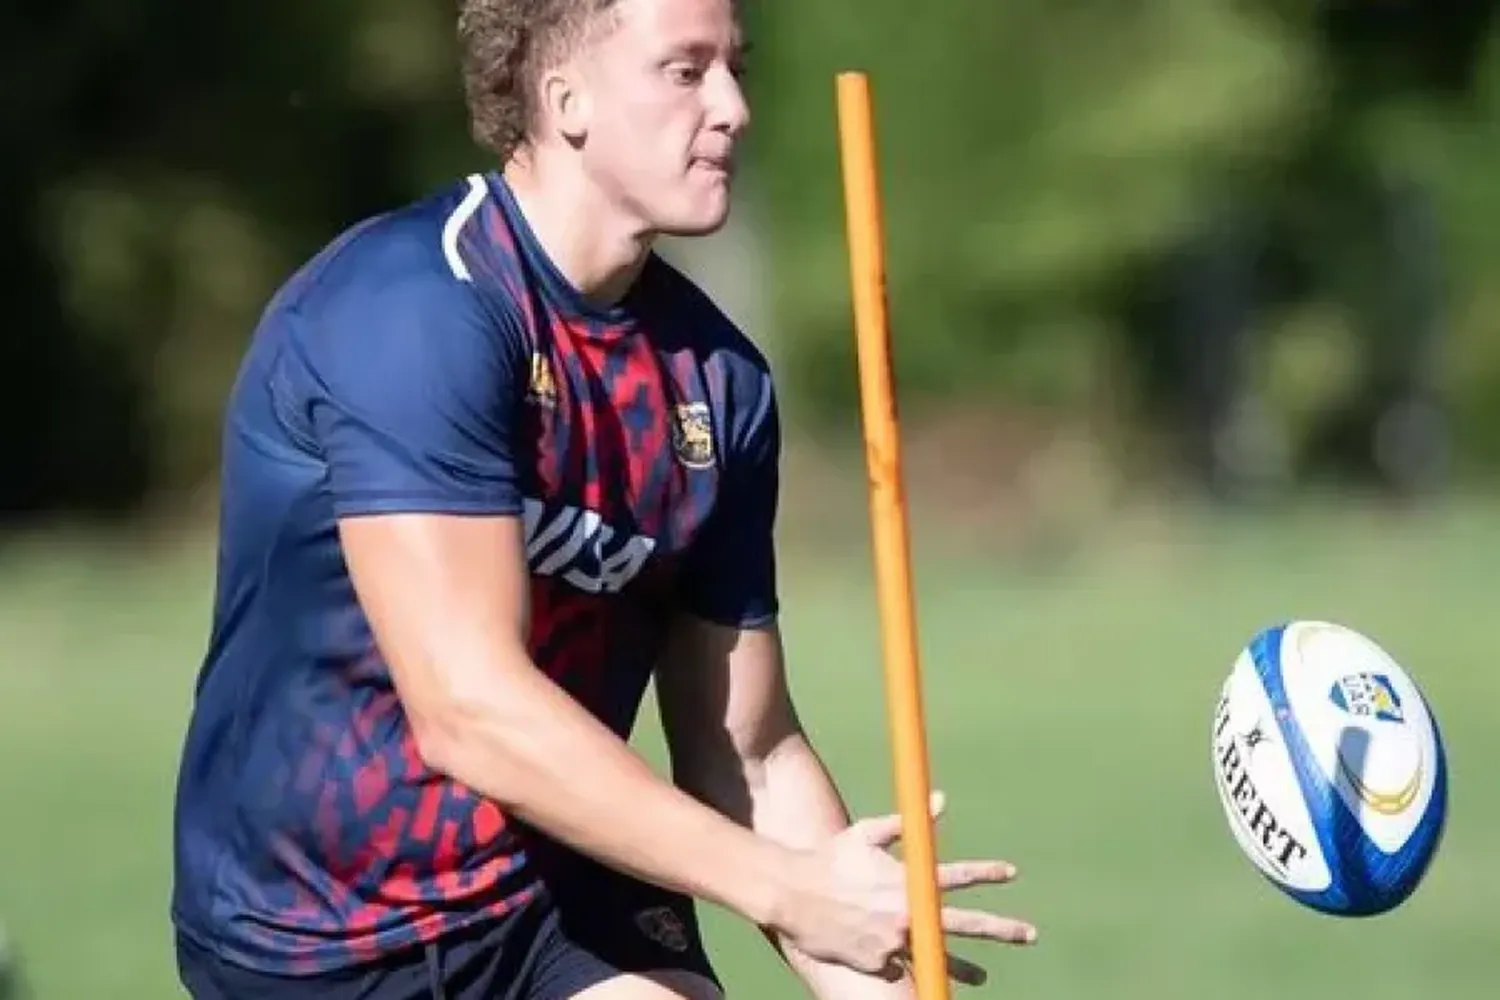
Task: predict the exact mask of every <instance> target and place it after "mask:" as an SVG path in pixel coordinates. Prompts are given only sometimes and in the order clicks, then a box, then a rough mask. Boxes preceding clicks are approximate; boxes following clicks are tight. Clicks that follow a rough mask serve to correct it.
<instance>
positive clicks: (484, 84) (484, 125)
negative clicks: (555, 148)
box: [458, 0, 619, 163]
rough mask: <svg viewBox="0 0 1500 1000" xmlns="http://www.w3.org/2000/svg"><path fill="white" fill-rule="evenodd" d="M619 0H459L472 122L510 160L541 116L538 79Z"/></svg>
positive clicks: (480, 137) (483, 140) (478, 137)
mask: <svg viewBox="0 0 1500 1000" xmlns="http://www.w3.org/2000/svg"><path fill="white" fill-rule="evenodd" d="M618 3H619V0H459V9H458V41H459V46H460V49H461V53H462V70H463V81H464V97H465V99H466V100H467V102H468V106H469V128H470V131H471V132H472V133H473V136H474V139H475V141H476V142H478V143H479V144H480V145H481V146H483V147H485V148H486V149H488V150H489V151H490V152H492V153H494V154H495V155H496V156H498V157H499V158H500V162H501V163H505V162H508V161H509V160H510V159H511V157H513V156H514V155H515V153H516V151H517V150H519V149H520V148H521V147H522V146H524V145H525V144H526V140H527V138H528V136H529V135H530V134H531V129H532V126H533V125H534V124H535V123H536V115H537V110H538V109H537V101H538V95H537V93H536V81H537V79H538V78H539V77H540V76H541V73H542V71H543V70H545V69H547V68H548V67H550V66H553V65H555V64H556V63H557V62H558V61H559V60H562V59H565V58H567V56H568V54H569V53H570V52H572V50H573V48H574V47H575V46H576V45H578V44H579V43H580V42H582V41H583V40H584V39H585V38H586V37H587V34H588V32H589V30H590V29H591V28H593V27H594V26H595V24H596V23H597V22H598V19H599V17H600V15H602V14H605V13H607V12H609V11H610V10H611V9H612V8H614V7H615V6H616V5H617V4H618Z"/></svg>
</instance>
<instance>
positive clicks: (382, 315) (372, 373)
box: [297, 274, 522, 517]
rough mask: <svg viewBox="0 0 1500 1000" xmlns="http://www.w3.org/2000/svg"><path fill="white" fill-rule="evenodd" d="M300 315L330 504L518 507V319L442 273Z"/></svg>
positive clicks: (363, 508) (483, 510)
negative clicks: (491, 307) (502, 314)
mask: <svg viewBox="0 0 1500 1000" xmlns="http://www.w3.org/2000/svg"><path fill="white" fill-rule="evenodd" d="M342 299H343V301H341V302H340V303H338V304H335V305H330V306H328V307H327V308H325V309H323V310H320V311H319V313H318V314H317V315H316V316H300V317H298V322H299V323H300V324H301V327H302V328H301V330H300V331H299V333H300V334H301V336H300V337H299V338H297V340H298V341H299V342H300V346H301V351H302V355H303V358H304V359H305V363H306V366H307V368H308V371H309V374H310V376H311V377H310V378H309V379H308V383H309V385H310V386H311V388H310V390H309V398H308V400H307V404H306V412H307V414H308V418H309V422H310V424H311V430H312V433H313V436H314V438H315V440H316V444H317V446H318V449H319V451H320V452H321V453H322V456H323V459H324V461H325V462H326V463H327V467H328V478H327V483H328V490H329V492H330V494H331V496H332V501H333V506H334V512H335V514H336V515H337V516H340V517H347V516H352V515H359V514H378V513H403V512H410V513H418V512H420V513H457V514H497V515H510V514H517V513H519V512H520V510H521V495H520V488H519V484H518V482H517V476H516V468H515V461H516V458H515V450H514V446H513V435H514V429H513V423H514V414H515V412H516V409H517V407H516V402H517V400H518V398H519V397H518V395H517V393H518V384H517V381H516V380H517V377H518V372H519V371H520V370H521V364H520V363H519V362H518V360H517V359H518V358H519V357H521V356H522V349H521V338H520V332H519V328H518V327H516V326H514V325H513V324H511V325H507V324H506V323H505V322H503V320H502V319H501V318H500V317H498V316H496V315H495V314H493V313H491V312H490V311H489V310H488V309H486V308H485V307H484V305H483V304H482V303H481V302H480V301H479V300H478V299H477V297H476V296H475V295H474V294H473V293H472V291H471V290H470V289H469V288H468V287H467V286H462V285H459V284H458V283H457V282H455V281H453V280H450V279H448V278H447V277H446V276H444V275H441V274H432V275H425V274H418V275H413V276H410V277H406V278H401V279H399V280H397V281H395V282H392V283H389V284H387V285H385V286H384V287H381V288H378V289H371V290H369V291H367V292H365V293H364V294H361V295H359V296H357V297H356V296H354V295H352V294H350V293H346V294H345V295H344V296H342Z"/></svg>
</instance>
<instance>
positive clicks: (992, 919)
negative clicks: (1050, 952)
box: [943, 906, 1036, 944]
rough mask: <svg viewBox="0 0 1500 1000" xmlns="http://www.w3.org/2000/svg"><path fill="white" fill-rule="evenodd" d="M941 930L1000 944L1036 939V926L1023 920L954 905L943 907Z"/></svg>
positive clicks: (1020, 942) (1026, 941)
mask: <svg viewBox="0 0 1500 1000" xmlns="http://www.w3.org/2000/svg"><path fill="white" fill-rule="evenodd" d="M943 930H944V931H945V932H947V933H949V934H953V935H956V936H957V937H965V938H979V939H982V940H985V941H999V942H1000V943H1002V944H1032V943H1033V942H1035V941H1036V928H1035V927H1033V926H1031V925H1030V924H1028V923H1026V922H1025V921H1024V920H1015V919H1012V918H1011V917H998V916H996V915H995V914H993V913H985V912H984V911H983V910H963V909H959V908H958V907H954V906H945V907H943Z"/></svg>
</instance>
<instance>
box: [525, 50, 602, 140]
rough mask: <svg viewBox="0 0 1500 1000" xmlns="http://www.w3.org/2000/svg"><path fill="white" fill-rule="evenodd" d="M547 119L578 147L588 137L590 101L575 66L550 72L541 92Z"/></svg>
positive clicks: (543, 78) (542, 108) (540, 96)
mask: <svg viewBox="0 0 1500 1000" xmlns="http://www.w3.org/2000/svg"><path fill="white" fill-rule="evenodd" d="M537 96H538V98H540V103H541V111H542V114H543V116H544V118H545V120H546V121H547V122H548V123H549V124H550V125H551V127H552V128H554V129H556V130H557V132H558V133H559V134H560V135H561V136H562V137H563V138H564V139H566V140H567V141H568V142H569V143H571V144H572V145H574V146H577V145H580V144H582V142H583V140H584V137H585V136H586V135H588V118H589V101H588V94H587V91H586V90H585V88H584V86H583V80H582V79H581V77H580V76H579V74H578V73H577V71H576V70H574V69H573V67H571V66H559V67H558V68H556V69H553V70H548V71H547V73H546V75H544V76H543V77H542V81H541V87H540V88H539V89H538V92H537Z"/></svg>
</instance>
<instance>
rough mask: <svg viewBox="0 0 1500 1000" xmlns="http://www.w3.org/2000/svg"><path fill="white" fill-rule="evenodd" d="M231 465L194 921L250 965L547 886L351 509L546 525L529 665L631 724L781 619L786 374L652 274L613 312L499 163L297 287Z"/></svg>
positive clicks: (191, 884) (534, 528) (350, 959)
mask: <svg viewBox="0 0 1500 1000" xmlns="http://www.w3.org/2000/svg"><path fill="white" fill-rule="evenodd" d="M223 446H224V456H223V481H222V491H223V495H222V497H223V498H222V506H221V524H220V543H219V552H218V584H217V589H216V594H215V602H214V615H213V628H212V636H211V641H210V643H209V648H208V651H207V655H206V657H205V660H204V663H203V665H202V668H201V671H200V673H199V677H198V682H197V688H196V698H195V703H194V706H193V712H192V719H191V723H190V726H189V729H188V733H187V738H186V744H185V747H184V750H183V757H182V763H181V772H180V775H179V783H178V793H177V804H176V827H175V847H176V870H175V885H174V891H173V903H172V913H173V919H174V922H175V923H176V926H177V928H178V931H179V933H182V934H184V935H185V936H187V937H188V938H190V939H191V940H193V941H194V942H196V943H197V944H199V945H200V946H202V947H206V948H210V949H212V950H215V951H216V952H218V953H219V954H220V955H222V956H223V957H225V958H227V959H229V960H231V961H234V962H237V963H241V964H244V965H247V966H250V967H252V968H256V969H261V970H266V971H273V972H315V971H323V970H329V969H335V968H340V967H344V966H348V965H351V964H356V963H359V962H362V961H365V960H368V959H370V958H373V957H376V956H378V955H380V954H383V953H386V952H389V951H391V950H394V949H397V948H401V947H403V946H407V945H410V944H413V943H415V942H419V941H429V940H432V939H433V938H435V937H437V936H439V935H441V934H444V933H445V932H448V931H451V930H453V929H455V928H457V927H460V926H462V925H464V924H468V923H471V922H473V921H477V920H481V919H485V918H487V917H494V916H496V915H499V914H503V913H504V912H506V911H507V910H509V909H511V908H513V907H515V906H516V905H518V904H520V903H521V902H523V901H524V900H526V899H527V898H529V897H530V896H531V895H532V894H533V893H534V892H535V891H536V884H537V878H536V876H535V874H534V873H533V872H532V870H531V868H530V866H528V864H527V861H526V848H527V837H528V833H527V831H525V830H524V829H522V828H520V827H519V826H517V825H515V824H511V823H510V822H508V820H507V817H505V816H504V815H502V814H501V812H500V811H499V809H498V808H497V807H496V806H495V805H494V804H493V803H492V802H490V801H488V800H486V799H483V798H480V797H479V796H477V795H476V794H475V793H474V792H473V791H472V790H469V789H467V788H465V787H463V786H461V785H459V784H456V783H454V782H452V781H449V780H447V779H445V778H444V777H442V776H440V775H439V774H436V773H434V772H432V771H430V770H428V769H427V768H426V767H424V766H423V764H422V762H421V760H420V759H419V757H418V754H417V752H416V748H415V743H414V740H413V736H412V732H411V730H410V728H409V727H408V725H407V722H406V719H405V717H404V715H403V713H402V710H401V706H400V704H399V702H398V700H397V696H396V693H395V690H394V687H393V685H392V681H391V677H390V674H389V672H388V670H387V667H386V664H385V663H384V662H383V660H382V658H381V654H380V652H379V650H378V649H377V648H376V645H375V642H374V640H373V638H372V635H371V630H370V626H369V624H368V622H367V620H366V619H365V617H364V615H363V614H362V612H361V610H360V606H359V604H358V602H357V600H356V597H355V593H354V589H353V586H352V585H351V583H350V579H349V575H348V573H347V571H346V567H345V565H344V561H343V558H342V555H341V552H340V548H339V542H338V537H337V532H336V520H337V519H338V518H340V517H353V516H358V515H368V514H378V513H388V512H403V511H421V512H450V513H454V514H463V515H485V514H490V515H513V516H519V517H522V518H523V519H524V524H525V535H526V552H527V558H528V561H529V564H530V571H531V581H532V582H531V591H532V593H531V596H532V604H531V607H532V627H531V632H530V636H531V638H530V642H531V651H532V655H533V658H534V659H535V661H536V662H537V664H538V665H539V666H540V668H541V669H542V670H544V671H546V672H547V674H548V675H549V676H551V677H552V678H554V679H555V680H556V681H557V682H558V683H560V684H561V685H562V686H563V687H565V688H566V689H567V690H568V691H569V692H571V694H572V695H573V696H574V697H576V698H577V699H578V700H579V701H580V702H581V703H582V704H583V705H585V706H586V707H587V708H588V709H589V710H591V711H592V712H593V713H594V714H595V715H596V716H597V717H598V718H599V719H601V720H602V721H603V722H604V723H605V724H607V725H608V726H610V728H612V729H613V730H614V731H615V732H616V733H618V734H620V735H621V736H626V735H628V734H629V732H630V730H631V727H632V725H633V723H634V720H635V716H636V713H637V711H638V709H639V706H640V701H641V698H642V695H643V693H644V690H645V688H646V685H647V682H648V678H649V676H650V673H651V671H652V668H653V666H654V664H655V661H656V659H657V657H658V655H659V654H660V651H661V648H662V642H663V638H664V633H665V628H666V625H667V623H668V621H669V619H670V617H671V616H673V615H674V614H676V613H678V612H687V613H691V614H694V615H697V616H699V617H702V618H705V619H708V620H710V621H714V622H719V623H723V624H728V625H738V626H754V625H756V624H759V623H763V622H766V621H768V620H769V619H771V618H772V617H773V616H774V614H775V612H776V585H775V575H776V573H775V562H774V557H773V550H772V541H771V534H772V523H773V520H774V517H775V509H776V500H777V463H778V456H779V448H780V441H779V425H778V419H777V410H776V405H775V400H774V396H773V391H772V385H771V378H770V374H769V371H768V369H767V365H766V362H765V360H764V358H763V357H762V355H761V354H760V353H759V352H758V351H757V350H756V348H755V347H754V346H753V345H752V344H751V343H750V342H749V341H748V340H747V339H746V338H745V337H744V336H742V335H741V334H740V333H739V332H738V331H737V330H736V329H735V327H734V325H733V324H732V323H731V322H730V321H729V320H728V319H727V318H726V317H725V316H724V315H723V314H722V313H721V312H720V311H719V310H718V309H716V308H715V306H714V305H713V304H712V303H711V302H710V301H709V299H708V298H707V296H706V295H704V294H703V293H702V292H701V291H700V290H698V289H697V288H696V287H695V286H694V285H693V284H692V283H691V282H690V281H689V280H688V279H687V278H686V277H684V276H683V275H681V274H679V273H678V272H676V271H675V270H673V269H672V268H671V267H670V266H669V265H668V264H667V263H665V262H664V261H661V260H659V259H655V258H653V259H652V261H651V262H650V264H649V265H648V266H647V268H646V269H645V271H644V273H643V274H642V276H641V278H640V279H639V281H638V282H637V283H636V285H635V287H634V288H633V290H632V291H631V292H630V293H629V295H628V297H627V298H626V299H625V300H624V301H622V302H621V303H620V304H619V305H617V306H615V307H612V308H601V307H599V306H596V305H592V304H590V303H589V302H588V301H586V300H585V299H584V298H583V297H582V296H581V295H580V294H578V292H577V291H576V290H575V289H574V288H573V287H572V286H570V285H569V284H568V282H567V281H566V280H565V279H564V278H563V276H562V275H561V273H560V272H559V271H557V270H556V269H555V267H554V266H553V265H552V264H551V262H550V261H549V260H548V259H547V258H546V255H545V254H544V252H543V251H542V250H541V248H540V246H539V244H538V243H537V242H536V240H535V238H534V237H533V235H532V233H531V232H530V231H529V229H528V227H527V225H526V222H525V219H524V218H523V216H522V214H521V212H520V211H519V209H518V207H517V205H516V203H515V201H514V198H513V196H512V194H511V192H510V191H509V189H508V188H507V187H506V185H505V182H504V179H503V178H502V177H501V176H500V175H499V174H496V173H491V174H488V175H483V176H481V175H476V176H473V177H470V178H468V179H467V180H466V181H464V182H461V183H457V184H454V185H453V186H451V187H450V188H448V189H446V190H443V191H440V192H438V193H436V194H434V195H432V196H430V197H427V198H425V199H423V200H421V201H418V202H416V203H414V204H412V205H409V206H407V207H405V208H403V209H400V210H397V211H394V212H391V213H389V214H385V215H382V216H379V217H376V218H373V219H370V220H367V221H365V222H363V223H361V224H360V225H357V226H355V227H354V228H352V229H350V230H349V231H348V232H346V233H344V234H342V235H341V236H340V237H339V238H338V239H337V240H335V241H334V242H333V243H331V244H330V245H329V246H328V247H327V248H326V249H325V250H324V251H323V252H322V253H320V254H319V255H318V256H317V257H315V258H314V259H313V260H312V261H311V262H309V263H308V264H307V265H306V266H305V267H304V268H303V269H302V270H301V271H300V272H298V273H297V274H296V275H295V276H293V277H292V279H291V280H290V281H289V282H288V283H287V284H286V285H285V286H284V287H283V288H282V289H281V291H280V292H279V293H278V294H277V295H276V297H275V298H274V299H273V300H272V302H271V303H270V305H269V306H268V308H267V310H266V313H265V315H264V317H263V319H262V321H261V323H260V324H259V326H258V328H257V330H256V332H255V335H254V338H253V340H252V343H251V346H250V348H249V351H248V354H247V356H246V357H245V359H244V361H243V364H242V367H241V369H240V372H239V376H238V378H237V380H236V383H235V386H234V389H233V393H232V395H231V397H230V401H229V405H228V411H227V416H226V423H225V433H224V440H223Z"/></svg>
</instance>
